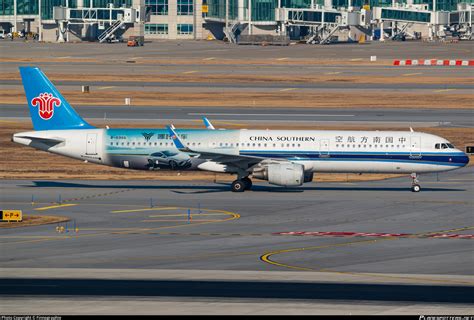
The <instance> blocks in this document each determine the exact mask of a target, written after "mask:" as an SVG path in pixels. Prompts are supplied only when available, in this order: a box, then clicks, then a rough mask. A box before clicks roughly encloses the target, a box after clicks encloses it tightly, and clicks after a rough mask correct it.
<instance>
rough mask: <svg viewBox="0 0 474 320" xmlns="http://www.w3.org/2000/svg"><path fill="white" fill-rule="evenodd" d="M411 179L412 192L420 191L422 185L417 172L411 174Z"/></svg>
mask: <svg viewBox="0 0 474 320" xmlns="http://www.w3.org/2000/svg"><path fill="white" fill-rule="evenodd" d="M411 179H412V182H411V191H412V192H420V190H421V186H420V184H419V182H420V181H419V180H418V175H417V174H416V173H412V174H411Z"/></svg>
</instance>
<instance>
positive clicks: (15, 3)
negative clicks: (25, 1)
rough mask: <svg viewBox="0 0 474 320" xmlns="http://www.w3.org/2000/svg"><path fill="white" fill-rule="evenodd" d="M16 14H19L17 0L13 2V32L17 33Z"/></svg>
mask: <svg viewBox="0 0 474 320" xmlns="http://www.w3.org/2000/svg"><path fill="white" fill-rule="evenodd" d="M16 12H17V0H13V31H14V32H17V26H16V25H17V20H16Z"/></svg>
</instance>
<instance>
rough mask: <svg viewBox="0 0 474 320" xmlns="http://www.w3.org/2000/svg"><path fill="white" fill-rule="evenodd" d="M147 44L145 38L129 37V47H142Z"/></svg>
mask: <svg viewBox="0 0 474 320" xmlns="http://www.w3.org/2000/svg"><path fill="white" fill-rule="evenodd" d="M144 44H145V37H143V36H130V37H128V41H127V47H141V46H143V45H144Z"/></svg>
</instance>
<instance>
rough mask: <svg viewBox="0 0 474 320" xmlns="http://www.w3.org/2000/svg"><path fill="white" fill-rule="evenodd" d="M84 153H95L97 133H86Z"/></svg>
mask: <svg viewBox="0 0 474 320" xmlns="http://www.w3.org/2000/svg"><path fill="white" fill-rule="evenodd" d="M86 154H90V155H93V154H97V133H88V134H87V144H86Z"/></svg>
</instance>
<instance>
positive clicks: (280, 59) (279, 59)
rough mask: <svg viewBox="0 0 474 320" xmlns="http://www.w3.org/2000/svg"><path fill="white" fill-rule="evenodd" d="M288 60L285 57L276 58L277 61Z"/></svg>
mask: <svg viewBox="0 0 474 320" xmlns="http://www.w3.org/2000/svg"><path fill="white" fill-rule="evenodd" d="M288 59H289V58H288V57H285V58H278V59H277V61H285V60H288Z"/></svg>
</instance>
